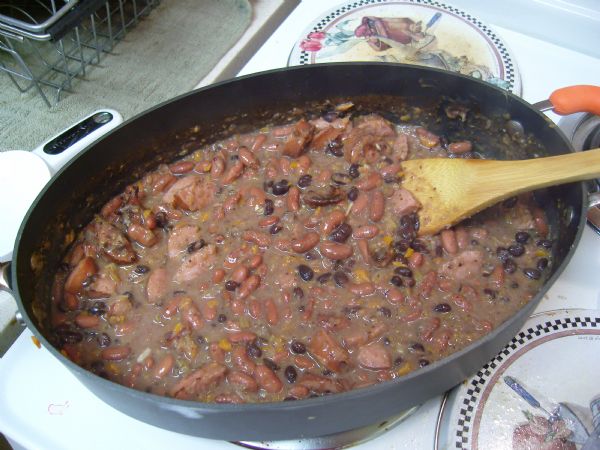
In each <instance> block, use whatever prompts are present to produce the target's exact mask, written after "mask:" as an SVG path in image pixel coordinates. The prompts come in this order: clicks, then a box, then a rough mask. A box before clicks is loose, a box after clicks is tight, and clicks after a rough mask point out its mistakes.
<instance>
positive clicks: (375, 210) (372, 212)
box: [369, 191, 385, 222]
mask: <svg viewBox="0 0 600 450" xmlns="http://www.w3.org/2000/svg"><path fill="white" fill-rule="evenodd" d="M384 212H385V198H384V196H383V192H381V191H375V192H373V195H372V196H371V204H370V205H369V219H371V221H372V222H379V221H380V220H381V219H382V218H383V214H384Z"/></svg>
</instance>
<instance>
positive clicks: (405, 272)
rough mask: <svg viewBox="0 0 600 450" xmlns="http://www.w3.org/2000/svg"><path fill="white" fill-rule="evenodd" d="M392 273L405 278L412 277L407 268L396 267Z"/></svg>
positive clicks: (410, 271)
mask: <svg viewBox="0 0 600 450" xmlns="http://www.w3.org/2000/svg"><path fill="white" fill-rule="evenodd" d="M394 273H396V274H398V275H400V276H402V277H405V278H412V276H413V272H412V270H410V269H409V268H408V267H396V268H395V269H394Z"/></svg>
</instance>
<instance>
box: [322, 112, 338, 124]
mask: <svg viewBox="0 0 600 450" xmlns="http://www.w3.org/2000/svg"><path fill="white" fill-rule="evenodd" d="M338 117H339V116H338V112H337V111H327V112H326V113H324V114H323V120H325V121H326V122H333V121H334V120H335V119H337V118H338Z"/></svg>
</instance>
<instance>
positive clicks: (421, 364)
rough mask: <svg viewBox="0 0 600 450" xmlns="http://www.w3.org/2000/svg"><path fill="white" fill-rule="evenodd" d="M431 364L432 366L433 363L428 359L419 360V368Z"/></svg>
mask: <svg viewBox="0 0 600 450" xmlns="http://www.w3.org/2000/svg"><path fill="white" fill-rule="evenodd" d="M429 364H431V363H430V362H429V360H428V359H425V358H423V359H420V360H419V367H425V366H428V365H429Z"/></svg>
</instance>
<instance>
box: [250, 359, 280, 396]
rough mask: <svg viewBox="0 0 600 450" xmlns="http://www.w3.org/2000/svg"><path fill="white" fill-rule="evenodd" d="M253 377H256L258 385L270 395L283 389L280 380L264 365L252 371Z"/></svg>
mask: <svg viewBox="0 0 600 450" xmlns="http://www.w3.org/2000/svg"><path fill="white" fill-rule="evenodd" d="M254 376H255V377H256V381H257V382H258V385H259V386H260V387H261V388H263V389H264V390H265V391H267V392H268V393H270V394H274V393H276V392H279V391H281V389H283V383H282V382H281V380H280V379H279V378H278V377H277V375H275V372H273V371H272V370H271V369H269V368H268V367H267V366H265V365H262V364H259V365H257V366H256V369H255V370H254Z"/></svg>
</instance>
